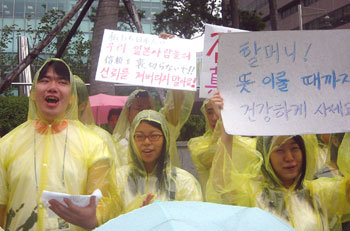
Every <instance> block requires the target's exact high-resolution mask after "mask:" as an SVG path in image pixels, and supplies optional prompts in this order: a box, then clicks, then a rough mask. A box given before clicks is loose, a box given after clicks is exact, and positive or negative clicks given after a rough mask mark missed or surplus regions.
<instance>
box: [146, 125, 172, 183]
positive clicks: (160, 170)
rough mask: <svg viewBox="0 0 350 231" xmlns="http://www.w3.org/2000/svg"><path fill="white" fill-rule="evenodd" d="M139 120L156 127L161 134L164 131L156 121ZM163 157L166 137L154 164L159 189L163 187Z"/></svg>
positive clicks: (164, 155)
mask: <svg viewBox="0 0 350 231" xmlns="http://www.w3.org/2000/svg"><path fill="white" fill-rule="evenodd" d="M141 122H145V123H147V124H149V125H151V126H152V127H155V128H158V129H159V130H160V131H162V133H163V135H164V132H163V129H162V126H161V124H160V123H157V122H155V121H151V120H142V121H140V123H141ZM165 157H166V139H165V138H164V142H163V147H162V149H161V153H160V155H159V157H158V160H157V165H156V168H157V169H156V176H157V179H158V188H159V189H161V188H162V187H163V185H162V178H163V170H164V168H165V167H166V166H165V165H166V162H165Z"/></svg>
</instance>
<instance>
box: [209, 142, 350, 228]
mask: <svg viewBox="0 0 350 231" xmlns="http://www.w3.org/2000/svg"><path fill="white" fill-rule="evenodd" d="M289 138H292V137H286V136H284V137H283V136H279V137H259V138H258V141H257V151H256V150H253V149H251V148H247V146H246V145H245V144H244V143H242V142H239V141H238V140H236V141H235V140H234V141H233V144H232V156H230V154H229V153H228V152H227V151H226V150H225V146H224V144H223V143H221V142H220V143H219V148H218V152H217V153H216V155H215V157H214V160H213V166H212V170H211V172H210V177H209V180H208V184H207V194H206V195H207V199H208V201H215V202H218V203H224V204H232V205H239V206H248V207H259V208H261V209H264V210H267V211H269V212H271V213H272V214H274V215H276V216H278V217H280V218H281V219H282V220H284V221H286V222H287V223H289V224H291V225H292V226H293V227H294V228H295V229H296V230H329V228H332V230H341V219H340V218H341V217H342V216H343V215H344V214H349V212H350V204H349V195H350V194H349V193H350V192H349V189H350V188H349V186H350V184H349V183H350V182H349V178H348V177H334V178H320V179H317V180H307V179H312V177H313V175H314V173H315V165H316V149H317V141H316V142H315V140H314V139H312V138H310V137H307V136H303V137H302V139H303V141H304V144H305V149H306V158H304V159H306V161H305V164H306V165H305V171H304V174H302V175H301V176H299V178H298V179H296V181H295V182H294V184H293V185H292V186H291V187H290V188H289V189H287V188H285V187H283V186H282V183H281V181H280V180H279V178H278V177H277V176H276V174H275V172H274V170H273V168H272V166H271V164H270V154H271V152H272V151H273V150H274V149H275V148H277V147H279V146H280V145H281V144H283V143H284V142H285V141H286V140H288V139H289ZM259 155H260V156H261V158H260V160H259V159H258V158H256V156H259ZM347 156H349V155H347ZM348 166H349V165H347V167H346V168H349V167H348ZM303 175H304V177H303ZM299 180H300V181H299ZM298 182H300V183H298Z"/></svg>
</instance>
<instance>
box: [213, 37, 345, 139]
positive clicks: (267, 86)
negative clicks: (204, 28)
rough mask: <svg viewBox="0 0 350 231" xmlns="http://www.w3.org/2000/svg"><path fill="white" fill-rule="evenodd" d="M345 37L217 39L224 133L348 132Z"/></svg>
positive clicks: (288, 133)
mask: <svg viewBox="0 0 350 231" xmlns="http://www.w3.org/2000/svg"><path fill="white" fill-rule="evenodd" d="M349 37H350V31H349V30H325V31H277V32H250V33H227V34H220V39H219V61H218V74H219V75H220V78H219V79H218V89H219V90H220V93H221V95H222V97H223V98H224V110H223V112H222V116H223V121H224V127H225V130H226V132H228V133H229V134H233V135H295V134H322V133H337V132H347V131H350V76H349V73H350V64H349V60H350V44H349Z"/></svg>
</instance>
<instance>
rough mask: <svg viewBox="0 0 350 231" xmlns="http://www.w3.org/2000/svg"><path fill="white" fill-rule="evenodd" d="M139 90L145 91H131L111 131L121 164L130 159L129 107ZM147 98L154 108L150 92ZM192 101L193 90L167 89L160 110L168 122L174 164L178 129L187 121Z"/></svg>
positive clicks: (176, 155) (175, 162) (177, 158)
mask: <svg viewBox="0 0 350 231" xmlns="http://www.w3.org/2000/svg"><path fill="white" fill-rule="evenodd" d="M139 92H147V91H146V90H141V89H138V90H135V91H133V92H132V93H131V94H130V95H129V97H128V99H127V101H126V103H125V106H124V108H123V110H122V112H121V114H120V116H119V118H118V122H117V125H116V126H115V128H114V131H113V137H114V138H115V139H116V141H117V150H118V155H119V156H120V160H121V163H122V165H126V164H128V163H129V162H130V161H131V159H130V156H129V155H128V144H129V133H130V122H129V118H128V116H129V109H130V106H131V105H132V103H133V101H134V99H135V98H136V95H137V94H138V93H139ZM148 96H149V99H150V101H151V108H147V109H155V106H154V102H153V100H152V97H151V94H150V93H149V92H148ZM193 102H194V92H190V91H178V90H169V91H168V92H167V96H166V99H165V102H164V107H163V108H162V109H161V110H160V111H161V112H162V113H163V115H165V118H166V120H167V122H168V128H169V131H170V150H172V151H171V154H170V155H171V156H170V160H171V163H172V164H173V165H175V166H180V161H179V156H178V153H177V147H176V139H177V138H178V137H179V135H180V130H181V128H182V126H183V125H184V124H185V122H186V121H187V119H188V117H189V116H190V114H191V111H192V106H193Z"/></svg>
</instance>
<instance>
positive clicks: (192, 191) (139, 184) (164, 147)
mask: <svg viewBox="0 0 350 231" xmlns="http://www.w3.org/2000/svg"><path fill="white" fill-rule="evenodd" d="M129 140H130V142H129V152H130V157H131V159H132V161H131V163H129V164H128V165H125V166H123V167H121V168H120V169H117V185H118V189H117V190H118V194H119V195H120V197H121V201H122V207H123V212H129V211H131V210H133V209H136V208H139V207H141V206H142V205H146V204H148V203H149V202H150V201H151V200H152V199H156V200H161V201H172V200H179V201H201V200H202V192H201V189H200V185H199V183H198V181H197V180H196V179H195V178H194V177H193V176H192V175H191V174H190V173H188V172H186V171H185V170H183V169H180V168H178V167H174V166H173V165H172V164H171V162H170V156H171V154H170V152H171V151H172V150H171V149H170V143H169V142H170V134H169V129H168V126H167V122H166V120H165V117H164V116H163V114H161V113H159V112H156V111H153V110H143V111H142V112H140V113H138V114H137V116H136V117H135V119H134V120H133V123H132V126H131V129H130V137H129Z"/></svg>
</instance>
